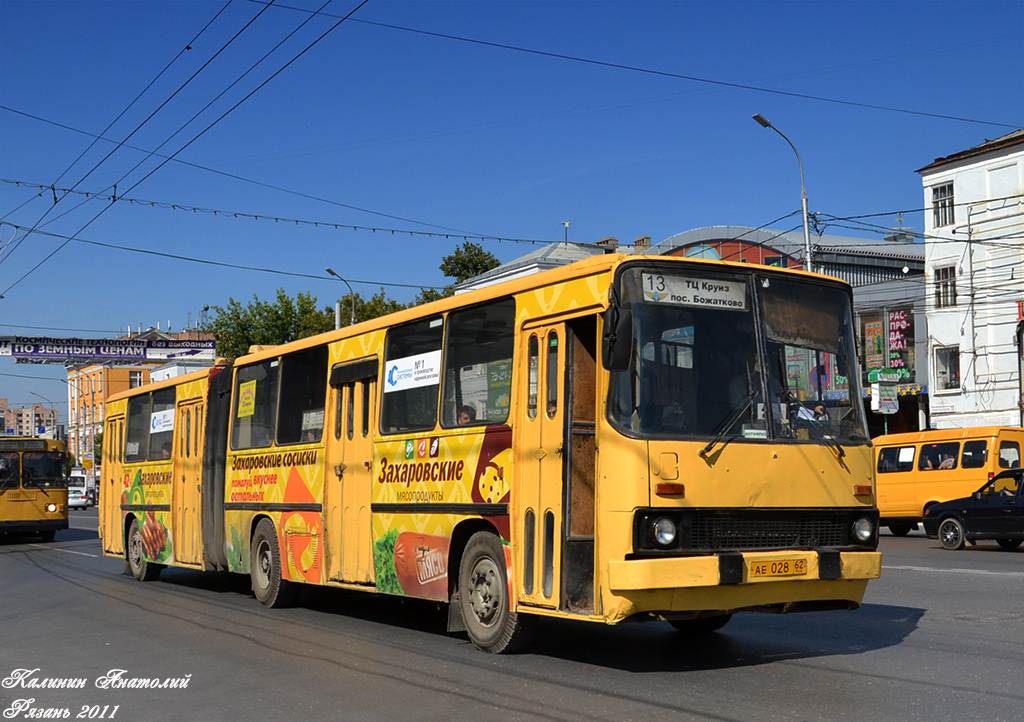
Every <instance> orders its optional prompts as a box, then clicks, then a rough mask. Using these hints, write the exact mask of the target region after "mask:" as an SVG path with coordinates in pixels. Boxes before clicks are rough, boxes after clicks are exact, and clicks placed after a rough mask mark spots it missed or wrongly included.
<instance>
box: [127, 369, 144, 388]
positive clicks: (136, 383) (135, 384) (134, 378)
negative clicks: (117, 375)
mask: <svg viewBox="0 0 1024 722" xmlns="http://www.w3.org/2000/svg"><path fill="white" fill-rule="evenodd" d="M140 386H142V372H141V371H129V372H128V388H130V389H137V388H139V387H140Z"/></svg>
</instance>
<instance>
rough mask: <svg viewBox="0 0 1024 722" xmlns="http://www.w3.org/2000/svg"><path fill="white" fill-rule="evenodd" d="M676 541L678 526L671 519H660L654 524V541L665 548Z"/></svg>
mask: <svg viewBox="0 0 1024 722" xmlns="http://www.w3.org/2000/svg"><path fill="white" fill-rule="evenodd" d="M675 540H676V525H675V524H674V523H673V522H672V520H671V519H666V518H665V517H661V518H659V519H658V520H657V521H655V522H654V541H656V542H658V544H660V545H661V546H663V547H667V546H671V545H672V543H673V542H675Z"/></svg>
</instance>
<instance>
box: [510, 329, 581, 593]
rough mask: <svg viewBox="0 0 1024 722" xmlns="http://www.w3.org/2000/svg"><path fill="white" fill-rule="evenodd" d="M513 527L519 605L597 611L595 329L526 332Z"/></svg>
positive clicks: (523, 350)
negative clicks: (517, 537)
mask: <svg viewBox="0 0 1024 722" xmlns="http://www.w3.org/2000/svg"><path fill="white" fill-rule="evenodd" d="M523 343H524V344H525V348H523V349H522V358H524V359H526V364H525V366H526V375H527V378H526V379H525V381H526V384H525V388H526V392H527V403H526V404H523V405H520V408H521V409H522V413H521V418H519V419H517V428H518V430H519V431H520V433H521V436H520V442H521V443H519V445H518V447H517V448H518V451H517V452H516V453H517V464H518V468H519V469H520V470H521V471H520V473H521V477H520V482H521V483H520V484H518V487H517V488H518V490H519V492H518V494H519V495H518V499H517V501H518V503H517V505H516V506H517V509H518V512H517V514H516V519H517V521H516V523H517V524H518V525H519V529H520V530H521V533H522V536H521V539H522V541H523V543H522V544H521V545H520V549H521V551H520V556H519V557H518V558H517V559H516V562H517V564H516V569H517V570H518V571H519V574H520V577H519V579H518V584H517V587H518V590H519V599H520V601H521V602H522V603H524V604H529V605H532V606H540V607H548V608H558V609H563V610H566V611H572V612H582V613H590V612H593V611H594V518H595V506H596V499H595V486H594V481H595V480H594V473H595V469H596V454H597V444H596V436H595V433H596V413H597V396H596V390H597V360H596V358H597V355H596V349H597V321H596V318H595V317H594V316H584V317H580V318H576V319H571V320H569V321H566V322H565V323H562V324H556V325H544V326H535V327H527V328H526V329H525V331H524V335H523Z"/></svg>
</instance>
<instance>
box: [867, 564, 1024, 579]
mask: <svg viewBox="0 0 1024 722" xmlns="http://www.w3.org/2000/svg"><path fill="white" fill-rule="evenodd" d="M882 569H894V570H895V571H898V572H938V573H939V574H980V575H983V576H990V577H1024V572H990V571H987V570H985V569H938V568H936V567H910V566H897V565H887V564H883V565H882Z"/></svg>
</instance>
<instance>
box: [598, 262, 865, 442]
mask: <svg viewBox="0 0 1024 722" xmlns="http://www.w3.org/2000/svg"><path fill="white" fill-rule="evenodd" d="M618 297H619V299H621V304H622V305H623V306H624V307H628V308H629V310H630V312H631V315H632V320H633V323H632V328H633V350H632V360H631V362H630V367H629V369H628V370H623V371H614V372H612V378H611V385H610V389H609V405H608V408H609V416H610V418H611V420H612V422H613V423H614V424H616V425H617V426H618V427H619V428H620V429H622V430H623V431H625V432H626V433H628V434H630V435H632V436H639V437H643V438H680V439H682V438H693V439H701V438H705V439H706V438H712V439H713V438H716V437H723V438H730V439H742V440H749V441H756V440H765V439H774V440H777V441H786V440H790V441H793V442H796V443H799V442H804V441H807V442H814V443H826V444H848V443H866V442H867V441H868V434H867V428H866V422H865V418H864V413H863V407H862V404H861V400H860V390H859V386H858V374H857V373H856V372H855V368H854V365H855V363H856V355H855V353H854V349H855V346H854V338H853V330H852V329H853V324H852V318H853V316H852V310H851V305H850V297H849V294H848V293H847V292H845V291H844V290H843V289H842V288H841V287H838V286H836V287H831V286H822V285H819V284H810V283H806V282H801V281H799V280H784V279H780V278H777V277H775V276H769V275H767V274H765V275H756V274H741V273H736V274H724V273H711V272H704V271H699V272H698V271H696V270H689V269H688V270H685V271H675V270H669V269H656V268H635V267H634V268H633V269H630V270H627V271H624V272H623V273H622V274H621V276H620V278H619V287H618Z"/></svg>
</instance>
